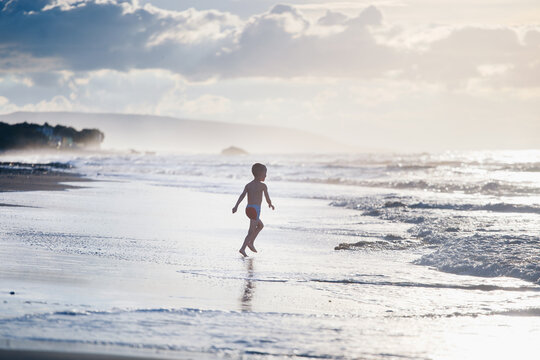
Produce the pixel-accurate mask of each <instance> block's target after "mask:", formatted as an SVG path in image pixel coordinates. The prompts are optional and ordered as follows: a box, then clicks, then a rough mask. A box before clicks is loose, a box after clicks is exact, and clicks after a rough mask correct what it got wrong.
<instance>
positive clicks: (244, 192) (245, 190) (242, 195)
mask: <svg viewBox="0 0 540 360" xmlns="http://www.w3.org/2000/svg"><path fill="white" fill-rule="evenodd" d="M246 194H247V185H246V186H245V187H244V191H242V193H241V194H240V196H239V197H238V201H237V202H236V205H234V207H233V209H232V212H233V214H234V213H235V212H236V210H238V205H240V203H241V202H242V200H244V198H245V197H246Z"/></svg>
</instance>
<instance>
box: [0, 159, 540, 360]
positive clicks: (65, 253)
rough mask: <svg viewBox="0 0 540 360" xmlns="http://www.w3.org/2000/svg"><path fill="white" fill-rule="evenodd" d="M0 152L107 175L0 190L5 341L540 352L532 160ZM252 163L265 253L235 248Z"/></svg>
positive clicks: (374, 352)
mask: <svg viewBox="0 0 540 360" xmlns="http://www.w3.org/2000/svg"><path fill="white" fill-rule="evenodd" d="M2 160H3V161H6V160H9V161H23V162H33V163H45V164H46V163H51V162H52V163H53V164H50V165H48V166H45V167H48V168H51V167H52V168H54V167H55V166H56V167H59V168H60V169H61V170H62V171H73V172H78V173H81V174H84V175H86V176H88V177H89V178H91V179H94V180H100V181H96V182H92V183H88V184H87V185H86V184H85V185H86V186H87V187H86V188H84V189H77V190H70V191H65V192H35V193H3V194H1V197H2V199H1V202H3V203H9V204H17V205H23V206H25V207H9V208H3V209H2V212H3V216H2V230H1V239H2V240H1V242H2V250H1V251H2V258H3V259H4V261H3V265H0V272H2V278H3V279H4V280H3V281H2V291H3V292H4V293H3V295H1V297H0V301H3V302H4V305H3V307H2V311H1V312H0V316H1V317H0V338H1V339H3V341H4V344H3V347H10V346H11V347H35V348H61V349H62V348H63V349H66V348H73V349H79V350H80V349H83V350H85V351H91V352H100V351H101V352H117V353H134V354H141V353H144V354H147V353H150V354H159V355H160V356H164V357H168V356H170V357H177V356H182V357H209V358H212V357H215V356H224V357H233V358H236V357H245V358H267V357H268V358H273V357H294V356H299V357H315V358H366V359H372V358H373V359H378V358H392V357H410V358H430V359H450V358H452V359H464V358H471V359H472V358H474V359H478V358H507V357H514V358H531V359H532V358H536V357H537V355H538V350H540V349H539V347H538V345H537V340H538V338H539V336H540V151H505V152H503V151H500V152H447V153H440V154H347V155H300V156H299V155H294V156H274V155H263V156H253V155H249V156H236V157H226V156H219V155H171V154H120V153H112V154H111V153H102V154H78V155H77V154H76V155H54V154H53V155H28V154H20V155H8V156H7V157H5V158H4V159H2ZM256 161H258V162H263V163H265V164H266V165H267V167H268V177H267V179H266V183H267V184H268V186H269V189H270V195H271V197H272V198H273V201H274V204H275V205H276V207H277V209H276V211H275V212H271V211H270V210H266V208H264V209H263V214H262V219H263V221H264V222H265V224H266V227H265V229H264V230H263V232H262V233H261V235H260V238H259V239H258V240H257V243H256V245H257V246H258V248H259V250H260V253H259V254H255V255H254V256H251V257H250V258H249V259H241V257H240V255H239V254H237V252H236V251H237V248H238V247H239V245H240V244H241V242H242V238H243V236H245V234H244V232H245V230H246V227H247V224H246V221H245V219H244V218H243V217H242V216H243V215H241V214H240V215H239V216H238V214H237V215H236V216H233V215H232V214H231V210H230V208H232V206H233V205H234V203H235V201H236V199H237V196H238V195H239V194H240V192H241V191H242V189H243V186H244V184H245V183H246V182H248V181H250V167H251V164H252V163H253V162H256ZM54 163H58V164H61V165H60V166H58V165H55V164H54ZM66 165H67V167H68V168H69V169H68V170H66V169H65V168H66ZM4 166H8V165H4ZM15 166H22V165H15ZM9 289H17V290H16V294H15V295H8V290H9ZM0 346H2V344H0Z"/></svg>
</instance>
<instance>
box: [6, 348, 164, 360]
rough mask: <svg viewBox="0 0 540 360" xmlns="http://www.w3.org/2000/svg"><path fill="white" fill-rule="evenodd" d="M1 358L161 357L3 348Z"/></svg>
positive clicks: (138, 359) (90, 359)
mask: <svg viewBox="0 0 540 360" xmlns="http://www.w3.org/2000/svg"><path fill="white" fill-rule="evenodd" d="M0 359H11V360H106V359H107V360H158V359H163V358H159V357H139V356H119V355H110V354H88V353H76V352H61V351H33V350H2V349H0Z"/></svg>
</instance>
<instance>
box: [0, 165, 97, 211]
mask: <svg viewBox="0 0 540 360" xmlns="http://www.w3.org/2000/svg"><path fill="white" fill-rule="evenodd" d="M82 181H86V182H88V181H90V179H83V178H82V177H81V176H80V175H78V174H75V173H66V172H60V171H57V170H56V169H55V166H54V164H52V165H51V164H27V163H17V162H2V163H0V192H5V191H40V190H41V191H44V190H47V191H58V190H66V189H75V188H78V187H80V186H76V185H73V184H70V185H68V184H66V183H67V182H70V183H78V182H82ZM8 205H9V204H0V206H8Z"/></svg>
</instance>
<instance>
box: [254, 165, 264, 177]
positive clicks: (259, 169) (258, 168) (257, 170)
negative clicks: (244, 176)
mask: <svg viewBox="0 0 540 360" xmlns="http://www.w3.org/2000/svg"><path fill="white" fill-rule="evenodd" d="M264 171H266V166H264V165H263V164H261V163H255V164H253V166H252V167H251V173H252V174H253V176H255V177H257V176H258V175H260V174H262V173H263V172H264Z"/></svg>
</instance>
